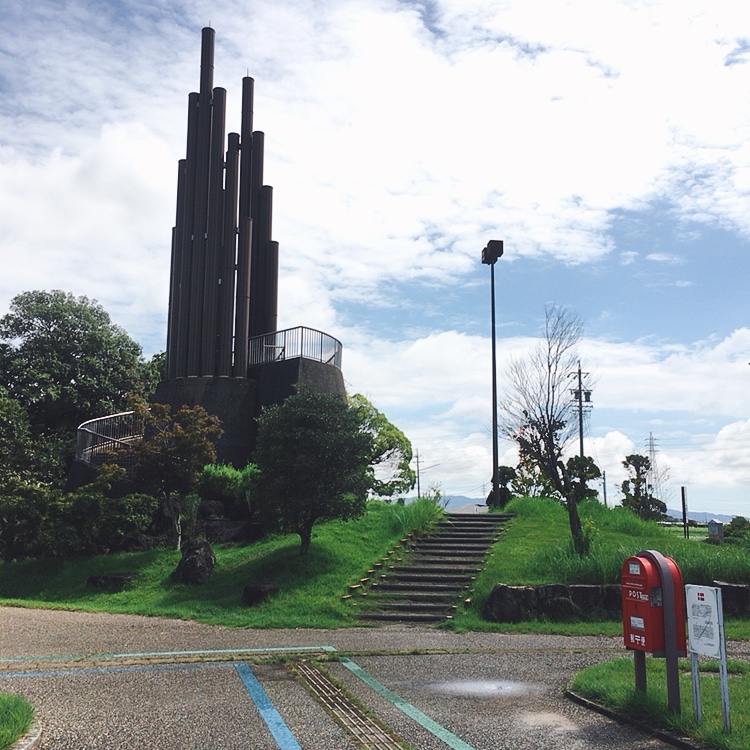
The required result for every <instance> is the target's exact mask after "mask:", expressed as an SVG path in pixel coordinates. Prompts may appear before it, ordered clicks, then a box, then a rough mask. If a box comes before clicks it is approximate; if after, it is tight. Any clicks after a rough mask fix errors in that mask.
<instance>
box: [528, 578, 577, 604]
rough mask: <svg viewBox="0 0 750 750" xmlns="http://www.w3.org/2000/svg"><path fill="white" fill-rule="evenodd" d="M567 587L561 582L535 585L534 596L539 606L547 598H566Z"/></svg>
mask: <svg viewBox="0 0 750 750" xmlns="http://www.w3.org/2000/svg"><path fill="white" fill-rule="evenodd" d="M568 597H569V595H568V587H567V586H566V585H565V584H563V583H545V584H542V585H541V586H537V587H536V598H537V601H538V602H539V606H540V607H544V602H545V601H547V599H561V598H565V599H567V598H568Z"/></svg>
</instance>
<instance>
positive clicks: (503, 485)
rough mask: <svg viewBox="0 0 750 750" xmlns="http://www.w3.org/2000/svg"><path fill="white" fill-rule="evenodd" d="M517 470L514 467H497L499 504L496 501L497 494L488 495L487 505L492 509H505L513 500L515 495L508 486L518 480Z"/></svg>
mask: <svg viewBox="0 0 750 750" xmlns="http://www.w3.org/2000/svg"><path fill="white" fill-rule="evenodd" d="M517 476H518V475H517V473H516V470H515V469H514V468H513V467H512V466H498V467H497V481H498V483H499V485H500V486H499V487H498V491H497V496H498V497H497V502H495V500H494V495H495V493H493V492H490V494H489V495H487V505H488V506H489V507H490V508H504V507H505V506H506V505H507V504H508V503H509V502H510V501H511V499H512V497H513V493H512V492H511V489H510V487H508V485H509V484H510V483H511V482H513V481H514V480H515V479H516V478H517Z"/></svg>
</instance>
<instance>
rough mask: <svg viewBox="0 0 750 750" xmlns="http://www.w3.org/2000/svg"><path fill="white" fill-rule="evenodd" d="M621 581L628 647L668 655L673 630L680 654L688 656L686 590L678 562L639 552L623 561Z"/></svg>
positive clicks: (623, 628)
mask: <svg viewBox="0 0 750 750" xmlns="http://www.w3.org/2000/svg"><path fill="white" fill-rule="evenodd" d="M665 578H666V579H667V580H666V581H664V580H663V579H665ZM620 584H621V586H622V632H623V638H624V640H625V646H626V647H627V648H630V649H635V650H636V651H645V652H648V653H651V654H653V655H654V656H666V652H667V646H666V640H667V639H669V638H670V631H672V630H673V631H674V633H675V641H676V645H677V655H678V656H685V655H686V653H687V651H686V648H687V643H686V637H685V589H684V586H683V584H682V573H681V572H680V569H679V568H678V567H677V564H676V563H675V561H674V560H673V559H672V558H671V557H666V556H664V555H661V554H660V553H658V552H654V551H644V552H639V553H638V554H637V555H634V556H633V557H629V558H628V559H627V560H625V562H624V563H623V566H622V573H621V575H620ZM667 588H668V589H670V590H671V591H666V590H665V589H667Z"/></svg>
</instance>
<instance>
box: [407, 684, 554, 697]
mask: <svg viewBox="0 0 750 750" xmlns="http://www.w3.org/2000/svg"><path fill="white" fill-rule="evenodd" d="M422 689H423V690H427V691H428V692H431V693H442V694H443V695H455V696H462V695H463V696H467V697H469V698H511V697H516V696H519V695H531V694H533V693H541V692H542V691H543V690H544V687H543V686H542V685H533V684H531V683H528V682H511V681H510V680H446V681H444V682H427V683H424V684H423V685H422Z"/></svg>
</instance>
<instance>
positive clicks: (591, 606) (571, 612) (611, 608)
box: [482, 581, 750, 622]
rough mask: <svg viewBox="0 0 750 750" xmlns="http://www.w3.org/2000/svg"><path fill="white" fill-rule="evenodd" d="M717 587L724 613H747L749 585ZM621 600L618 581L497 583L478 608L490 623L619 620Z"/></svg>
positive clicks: (722, 584) (749, 610)
mask: <svg viewBox="0 0 750 750" xmlns="http://www.w3.org/2000/svg"><path fill="white" fill-rule="evenodd" d="M711 585H712V586H715V587H717V588H720V589H721V594H722V602H723V605H724V614H725V616H729V617H737V616H741V615H746V614H750V586H747V585H744V584H737V583H726V582H724V581H713V582H712V583H711ZM621 613H622V602H621V594H620V586H619V584H607V585H604V586H587V585H572V586H565V585H564V584H561V583H548V584H545V585H543V586H536V587H533V586H506V585H505V584H503V583H498V584H496V585H495V587H494V588H493V589H492V591H491V592H490V595H489V597H487V601H486V602H485V604H484V606H483V607H482V617H483V618H484V619H485V620H489V621H490V622H523V621H524V620H533V619H536V618H538V617H546V618H548V619H549V620H552V621H553V622H560V621H564V620H579V619H582V618H584V617H593V618H595V619H602V620H615V619H620V617H621Z"/></svg>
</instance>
